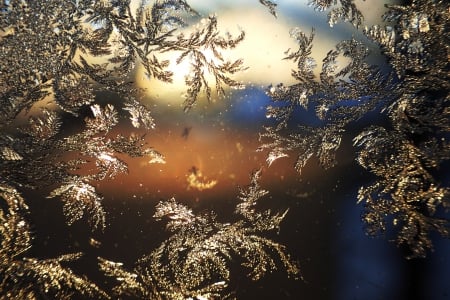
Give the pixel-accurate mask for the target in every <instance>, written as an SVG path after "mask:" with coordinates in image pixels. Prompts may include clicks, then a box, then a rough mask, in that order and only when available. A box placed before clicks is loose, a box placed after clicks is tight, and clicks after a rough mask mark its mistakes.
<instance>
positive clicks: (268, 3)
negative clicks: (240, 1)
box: [259, 0, 277, 18]
mask: <svg viewBox="0 0 450 300" xmlns="http://www.w3.org/2000/svg"><path fill="white" fill-rule="evenodd" d="M259 2H260V3H261V4H262V5H264V6H265V7H267V9H268V10H269V12H270V13H271V14H272V15H273V16H274V17H275V18H276V17H277V11H276V7H277V4H276V3H274V2H272V1H269V0H259Z"/></svg>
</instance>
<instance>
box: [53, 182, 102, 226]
mask: <svg viewBox="0 0 450 300" xmlns="http://www.w3.org/2000/svg"><path fill="white" fill-rule="evenodd" d="M48 197H49V198H53V197H61V200H62V201H63V202H64V214H65V215H66V216H67V218H68V221H67V222H68V224H69V225H70V224H72V223H73V222H74V221H76V220H79V219H81V217H82V216H83V213H84V211H85V210H86V211H87V212H88V213H89V214H90V215H91V216H92V218H91V219H90V220H91V222H92V225H93V226H94V228H97V227H101V228H103V227H104V226H105V212H104V210H103V207H102V205H101V200H102V198H101V197H100V196H99V195H98V194H97V193H96V191H95V188H94V187H93V186H91V185H89V184H88V183H86V182H83V180H82V179H81V178H79V177H73V178H71V179H69V180H68V182H66V183H64V184H63V185H61V186H60V187H59V188H57V189H55V190H53V191H52V192H51V193H50V195H49V196H48Z"/></svg>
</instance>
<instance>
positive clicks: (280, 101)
mask: <svg viewBox="0 0 450 300" xmlns="http://www.w3.org/2000/svg"><path fill="white" fill-rule="evenodd" d="M312 2H313V5H314V6H315V8H316V9H320V10H323V9H327V8H328V7H329V6H330V5H331V4H332V1H312ZM333 3H336V1H334V2H333ZM346 3H347V4H348V3H350V2H346ZM341 4H342V5H343V6H344V2H343V1H341ZM347 7H348V8H350V6H348V5H347ZM388 8H389V11H388V12H387V13H386V15H385V20H386V22H388V24H387V25H385V26H384V27H382V26H379V25H375V26H373V27H371V28H366V29H365V30H364V33H365V34H366V35H367V36H368V37H369V38H371V39H373V40H374V41H376V42H377V43H378V44H379V45H380V48H381V50H382V53H383V54H384V55H385V56H386V58H387V59H388V61H389V63H390V64H391V66H392V67H393V72H390V74H387V75H383V73H382V72H381V71H379V70H377V69H376V68H375V67H374V66H371V65H369V64H368V63H367V59H366V58H367V55H368V50H367V46H365V45H364V44H363V43H362V42H359V41H357V40H355V39H352V40H348V41H342V42H340V43H339V44H338V45H337V46H336V50H331V51H330V52H328V54H327V56H326V57H325V58H324V60H323V64H322V70H321V73H320V78H319V79H316V78H315V76H314V73H313V67H314V66H315V64H314V63H312V62H313V59H312V57H311V47H312V41H313V37H314V32H312V33H311V34H310V35H309V36H307V35H306V34H305V33H303V32H302V31H300V30H298V29H294V30H292V31H291V35H292V36H293V37H294V38H295V39H296V40H297V42H298V44H299V49H298V50H297V51H296V52H291V51H288V52H287V59H290V60H293V61H294V62H296V63H297V70H294V71H293V72H292V76H293V77H294V78H295V79H296V80H297V81H298V83H297V84H294V85H291V86H285V85H283V84H279V85H277V86H271V87H269V88H268V90H267V94H268V95H269V96H270V97H271V98H272V100H273V101H274V105H271V106H269V107H268V108H267V116H268V117H270V118H274V119H276V120H277V121H278V125H277V126H274V127H267V128H266V129H265V132H263V133H262V134H261V135H260V139H261V141H263V144H262V145H261V146H260V148H259V149H260V150H265V149H268V150H269V154H268V158H267V162H268V164H271V163H273V161H274V160H275V159H277V158H281V157H284V156H287V155H288V153H289V152H292V150H295V151H296V152H297V153H298V159H297V163H296V169H297V170H298V171H301V169H302V168H303V166H304V165H305V164H306V162H307V161H308V160H309V159H310V157H312V156H313V155H315V156H317V157H318V158H319V161H320V163H321V165H323V166H325V167H329V166H332V165H334V164H335V163H336V161H335V158H334V153H335V151H336V150H337V149H338V148H339V146H340V143H341V136H342V134H343V133H344V132H345V131H346V130H347V129H348V128H349V125H350V124H352V123H354V121H357V120H359V119H360V118H363V117H364V116H365V115H366V114H367V113H368V112H370V111H372V110H376V111H379V112H380V113H382V114H384V115H385V116H386V118H387V122H389V123H390V124H389V126H388V127H376V126H372V127H369V128H367V129H365V130H363V132H362V133H361V134H359V135H357V136H356V137H355V138H354V144H355V146H357V147H359V148H360V151H359V152H358V156H357V161H358V162H359V164H360V165H361V166H363V167H364V168H366V169H367V170H369V171H370V172H371V173H373V174H374V175H376V176H377V179H376V180H375V181H374V182H373V183H372V184H369V185H367V186H364V187H361V189H360V191H359V194H358V199H359V201H360V202H364V205H365V207H366V213H365V214H364V216H363V220H364V221H365V222H366V224H367V225H368V227H367V229H368V233H369V234H377V233H380V232H384V231H385V230H386V228H387V220H389V218H391V217H392V216H393V217H394V222H393V223H394V224H393V227H394V228H396V229H397V239H396V242H397V244H398V245H401V246H403V245H405V246H406V248H407V249H409V250H410V255H409V256H410V257H417V256H425V255H426V251H427V249H430V248H432V242H431V239H430V232H431V231H437V232H439V233H440V234H441V235H443V236H448V225H449V223H448V220H447V219H441V218H439V217H437V216H435V215H436V214H437V212H439V211H442V210H446V209H448V206H449V188H448V186H446V184H445V183H443V182H440V180H439V177H438V176H437V175H436V171H437V169H438V168H439V167H440V166H441V165H442V164H443V163H444V162H446V161H448V159H449V158H450V156H449V154H448V153H449V146H448V145H449V143H448V131H449V126H448V124H449V113H448V90H449V84H448V82H449V77H448V74H449V73H448V68H449V66H448V53H447V52H446V51H442V49H444V48H445V47H446V43H447V42H448V41H447V40H446V39H445V38H444V39H441V37H442V36H446V26H445V20H446V19H448V4H445V3H444V2H443V1H426V0H417V1H412V3H411V4H410V5H408V6H399V5H390V6H388ZM350 11H351V10H350ZM357 24H359V23H357ZM341 55H343V56H344V57H347V58H348V59H350V62H349V63H348V64H347V65H346V66H344V67H338V65H337V62H338V60H339V57H340V56H341ZM385 73H386V72H385ZM310 108H314V110H315V112H316V116H317V118H318V119H319V120H320V121H321V122H320V124H321V125H315V126H308V124H303V123H302V122H300V124H297V128H298V131H297V132H292V130H291V131H288V132H286V128H290V127H291V125H290V124H292V123H294V124H295V122H294V121H293V120H292V119H293V118H292V116H293V115H294V114H295V111H296V110H297V109H310Z"/></svg>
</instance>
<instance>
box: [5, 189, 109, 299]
mask: <svg viewBox="0 0 450 300" xmlns="http://www.w3.org/2000/svg"><path fill="white" fill-rule="evenodd" d="M0 199H1V200H2V202H3V201H5V202H6V208H5V209H2V210H0V236H1V239H0V240H1V250H0V276H1V277H2V281H1V282H0V291H1V293H0V298H1V299H41V297H42V295H46V297H52V298H57V299H73V297H89V298H95V299H109V296H108V295H107V294H106V293H105V292H104V291H102V290H101V289H100V288H99V287H97V286H96V285H95V284H94V283H92V282H90V281H89V280H87V279H86V278H85V277H81V276H78V275H76V274H75V273H73V271H72V270H71V269H69V268H67V267H65V266H64V262H67V261H73V260H77V259H78V258H79V257H80V256H81V254H80V253H73V254H65V255H61V256H59V257H56V258H50V259H44V260H41V259H37V258H30V257H26V254H27V252H28V250H29V249H30V248H31V246H32V245H31V242H32V237H31V233H30V226H29V224H28V223H27V221H26V218H25V215H26V214H27V213H28V212H29V211H28V207H27V205H26V204H25V202H24V199H23V198H22V196H21V195H20V194H19V193H18V191H17V190H16V189H14V188H13V187H11V186H7V185H4V184H1V185H0ZM2 207H5V206H4V205H2Z"/></svg>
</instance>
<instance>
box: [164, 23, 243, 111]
mask: <svg viewBox="0 0 450 300" xmlns="http://www.w3.org/2000/svg"><path fill="white" fill-rule="evenodd" d="M203 23H204V25H203V26H202V27H199V28H198V30H196V31H194V32H193V33H191V34H190V36H189V37H185V36H184V35H183V34H180V35H178V36H177V37H176V39H175V40H173V41H167V44H166V46H165V48H164V49H163V51H164V52H165V51H178V52H180V55H179V57H178V58H177V61H176V62H177V64H179V63H181V62H182V61H184V60H186V59H189V60H190V63H191V67H192V70H191V72H190V73H189V74H188V75H187V76H186V79H185V83H186V85H187V86H188V90H187V92H186V95H185V101H184V109H185V111H189V110H190V109H191V108H192V106H193V105H194V103H195V102H196V101H197V98H198V95H199V93H200V92H201V91H202V90H203V91H204V92H205V95H206V99H207V100H208V101H211V99H212V94H211V93H212V89H211V87H210V85H209V83H208V81H207V80H206V74H207V73H210V74H212V76H213V77H214V80H215V88H216V92H217V94H218V95H219V96H221V95H223V94H224V88H225V86H229V87H233V88H242V87H243V84H242V83H241V82H238V81H236V80H234V79H232V78H231V77H230V75H233V74H235V73H237V72H239V71H242V70H244V69H245V67H244V66H243V60H242V59H237V60H235V61H229V60H226V59H225V57H224V56H223V54H222V51H223V50H227V49H233V48H235V47H236V46H237V45H238V44H239V43H240V42H241V41H242V40H243V39H244V37H245V34H244V32H243V31H241V33H240V34H239V35H238V36H237V37H232V36H231V35H230V34H227V35H226V37H222V36H220V35H219V32H218V29H217V18H216V17H215V16H209V17H208V18H207V19H203ZM211 56H212V57H211Z"/></svg>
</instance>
